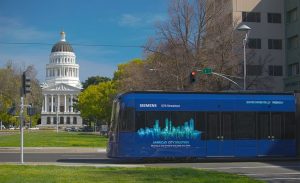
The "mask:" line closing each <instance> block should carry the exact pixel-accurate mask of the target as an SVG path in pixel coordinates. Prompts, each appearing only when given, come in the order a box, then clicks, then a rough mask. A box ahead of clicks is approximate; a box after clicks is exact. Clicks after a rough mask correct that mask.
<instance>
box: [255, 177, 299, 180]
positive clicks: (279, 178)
mask: <svg viewBox="0 0 300 183" xmlns="http://www.w3.org/2000/svg"><path fill="white" fill-rule="evenodd" d="M259 179H260V180H300V177H299V178H281V177H278V178H259Z"/></svg>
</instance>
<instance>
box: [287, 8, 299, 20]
mask: <svg viewBox="0 0 300 183" xmlns="http://www.w3.org/2000/svg"><path fill="white" fill-rule="evenodd" d="M296 21H297V8H294V9H292V10H290V11H288V12H287V16H286V22H287V23H293V22H296Z"/></svg>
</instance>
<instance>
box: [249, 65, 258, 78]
mask: <svg viewBox="0 0 300 183" xmlns="http://www.w3.org/2000/svg"><path fill="white" fill-rule="evenodd" d="M247 75H248V76H261V75H262V66H261V65H247Z"/></svg>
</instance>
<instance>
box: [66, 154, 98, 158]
mask: <svg viewBox="0 0 300 183" xmlns="http://www.w3.org/2000/svg"><path fill="white" fill-rule="evenodd" d="M62 157H97V156H96V155H89V154H78V155H75V154H74V155H71V154H70V155H69V154H67V155H62Z"/></svg>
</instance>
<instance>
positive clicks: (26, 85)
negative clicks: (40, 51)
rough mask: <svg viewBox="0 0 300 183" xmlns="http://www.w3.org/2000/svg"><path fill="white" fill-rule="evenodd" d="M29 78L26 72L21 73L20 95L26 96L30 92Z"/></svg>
mask: <svg viewBox="0 0 300 183" xmlns="http://www.w3.org/2000/svg"><path fill="white" fill-rule="evenodd" d="M30 82H31V81H30V77H29V76H28V74H26V72H23V75H22V94H24V95H26V94H27V93H30V92H31V83H30Z"/></svg>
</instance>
